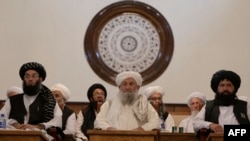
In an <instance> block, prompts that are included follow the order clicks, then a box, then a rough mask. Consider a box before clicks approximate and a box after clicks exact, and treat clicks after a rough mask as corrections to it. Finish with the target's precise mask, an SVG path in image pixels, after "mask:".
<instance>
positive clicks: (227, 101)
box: [215, 92, 236, 106]
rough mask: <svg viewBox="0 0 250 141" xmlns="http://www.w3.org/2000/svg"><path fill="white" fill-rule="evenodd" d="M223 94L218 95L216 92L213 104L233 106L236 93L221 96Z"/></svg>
mask: <svg viewBox="0 0 250 141" xmlns="http://www.w3.org/2000/svg"><path fill="white" fill-rule="evenodd" d="M223 93H224V92H223ZM223 93H218V92H217V93H216V95H215V104H217V105H222V106H230V105H233V104H234V101H235V98H236V93H235V92H233V93H230V94H223Z"/></svg>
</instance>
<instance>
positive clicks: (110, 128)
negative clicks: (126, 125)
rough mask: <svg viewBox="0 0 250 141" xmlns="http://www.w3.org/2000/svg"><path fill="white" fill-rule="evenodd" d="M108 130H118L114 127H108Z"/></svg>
mask: <svg viewBox="0 0 250 141" xmlns="http://www.w3.org/2000/svg"><path fill="white" fill-rule="evenodd" d="M107 130H116V128H114V127H108V128H107Z"/></svg>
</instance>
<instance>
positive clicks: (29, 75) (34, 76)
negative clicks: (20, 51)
mask: <svg viewBox="0 0 250 141" xmlns="http://www.w3.org/2000/svg"><path fill="white" fill-rule="evenodd" d="M37 77H39V74H37V73H36V74H25V75H24V78H26V79H27V78H37Z"/></svg>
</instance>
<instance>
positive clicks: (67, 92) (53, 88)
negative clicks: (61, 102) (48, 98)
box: [50, 83, 71, 101]
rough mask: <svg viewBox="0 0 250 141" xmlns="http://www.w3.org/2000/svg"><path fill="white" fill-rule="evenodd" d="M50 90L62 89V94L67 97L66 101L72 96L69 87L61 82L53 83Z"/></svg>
mask: <svg viewBox="0 0 250 141" xmlns="http://www.w3.org/2000/svg"><path fill="white" fill-rule="evenodd" d="M50 90H51V91H60V92H61V93H62V96H63V98H64V99H65V101H68V99H69V98H70V95H71V93H70V91H69V89H68V88H67V87H66V86H65V85H63V84H61V83H57V84H55V85H53V86H52V87H51V88H50Z"/></svg>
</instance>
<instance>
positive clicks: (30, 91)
mask: <svg viewBox="0 0 250 141" xmlns="http://www.w3.org/2000/svg"><path fill="white" fill-rule="evenodd" d="M40 90H41V83H40V81H39V80H38V81H37V82H36V84H35V86H28V85H26V83H25V82H23V92H24V94H26V95H28V96H33V95H36V94H38V93H39V92H40Z"/></svg>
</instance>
